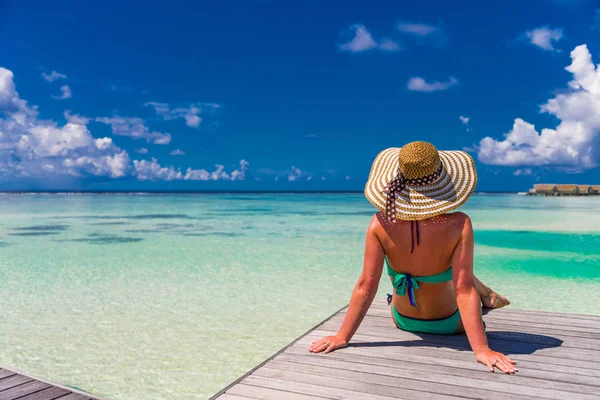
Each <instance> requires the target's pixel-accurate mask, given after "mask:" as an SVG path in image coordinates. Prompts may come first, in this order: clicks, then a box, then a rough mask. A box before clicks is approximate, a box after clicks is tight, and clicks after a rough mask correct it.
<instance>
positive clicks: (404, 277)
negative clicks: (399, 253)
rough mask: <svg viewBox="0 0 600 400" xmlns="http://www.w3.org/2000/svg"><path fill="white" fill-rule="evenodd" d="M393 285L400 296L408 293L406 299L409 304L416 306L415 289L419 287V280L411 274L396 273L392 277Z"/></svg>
mask: <svg viewBox="0 0 600 400" xmlns="http://www.w3.org/2000/svg"><path fill="white" fill-rule="evenodd" d="M394 287H395V288H396V294H397V295H400V296H406V293H408V300H409V301H410V305H411V306H413V307H416V306H417V302H416V301H415V289H418V288H419V282H417V280H416V279H415V278H413V276H412V275H411V274H398V275H396V276H395V277H394Z"/></svg>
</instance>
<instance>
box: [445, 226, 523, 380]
mask: <svg viewBox="0 0 600 400" xmlns="http://www.w3.org/2000/svg"><path fill="white" fill-rule="evenodd" d="M474 242H475V239H474V235H473V226H472V225H471V220H470V218H469V217H466V218H465V221H464V225H463V229H462V232H461V238H460V241H459V242H458V244H457V246H456V248H455V249H454V254H453V255H452V275H453V281H454V288H455V289H456V302H457V303H458V309H459V310H460V316H461V319H462V323H463V326H464V328H465V332H466V333H467V338H468V339H469V344H470V345H471V348H472V349H473V352H474V353H475V358H476V359H477V361H478V362H480V363H481V364H484V365H486V366H487V367H488V368H489V370H490V371H491V372H494V367H496V368H498V369H500V370H501V371H502V372H505V373H507V374H509V373H514V372H515V371H516V368H515V367H514V365H513V364H516V363H515V362H514V361H513V360H511V359H510V358H508V357H506V356H505V355H504V354H502V353H498V352H496V351H493V350H491V349H490V348H489V346H488V342H487V338H486V336H485V332H484V330H483V321H482V319H481V303H480V298H479V294H478V293H477V290H476V289H475V284H474V281H473V250H474V249H473V248H474Z"/></svg>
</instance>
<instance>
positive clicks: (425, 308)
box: [309, 142, 517, 374]
mask: <svg viewBox="0 0 600 400" xmlns="http://www.w3.org/2000/svg"><path fill="white" fill-rule="evenodd" d="M476 183H477V174H476V172H475V164H474V162H473V159H472V158H471V156H469V155H468V154H467V153H465V152H462V151H440V152H438V151H437V150H436V148H435V147H434V146H433V145H432V144H430V143H426V142H412V143H409V144H407V145H405V146H404V147H402V148H401V149H398V148H390V149H387V150H384V151H382V152H381V153H379V155H378V156H377V157H376V158H375V161H374V162H373V167H372V168H371V173H370V175H369V180H368V182H367V185H366V187H365V195H366V197H367V199H368V200H369V201H370V202H371V203H372V204H373V205H374V206H375V207H377V208H378V209H379V210H381V212H378V213H377V214H375V215H374V216H373V218H372V219H371V223H370V225H369V228H368V230H367V238H366V246H365V257H364V268H363V271H362V274H361V276H360V278H359V280H358V283H357V284H356V287H355V288H354V292H353V293H352V297H351V299H350V304H349V307H348V312H347V314H346V317H345V319H344V321H343V323H342V326H341V328H340V330H339V332H338V333H337V334H336V335H335V336H326V337H324V338H322V339H320V340H317V341H315V342H313V344H312V345H311V346H310V347H309V351H311V352H315V353H318V352H321V351H325V352H326V353H329V352H331V351H333V350H335V349H338V348H341V347H345V346H346V345H347V344H348V342H349V341H350V339H351V338H352V336H353V335H354V333H355V332H356V330H357V329H358V326H359V325H360V323H361V321H362V319H363V317H364V316H365V314H366V312H367V310H368V309H369V306H370V305H371V302H372V301H373V298H374V297H375V294H376V292H377V286H378V284H379V280H380V277H381V273H382V270H383V264H384V262H385V264H386V269H387V273H388V275H389V276H390V279H391V281H392V285H393V286H394V288H395V289H396V290H395V292H394V294H393V297H392V300H391V304H392V307H391V309H392V310H391V311H392V318H393V320H394V322H395V324H396V326H397V327H398V328H400V329H403V330H406V331H411V332H424V333H435V334H454V333H461V332H466V334H467V338H468V340H469V343H470V345H471V348H472V349H473V352H474V353H475V357H476V359H477V361H478V362H480V363H481V364H484V365H486V366H487V367H488V369H489V370H490V371H491V372H493V371H494V367H496V368H498V369H499V370H501V371H502V372H505V373H507V374H509V373H514V372H515V371H517V369H516V368H515V366H514V364H516V363H515V362H514V361H512V360H511V359H510V358H508V357H506V356H505V355H504V354H502V353H498V352H496V351H493V350H491V349H490V348H489V347H488V344H487V339H486V336H485V331H484V324H483V320H482V318H481V304H482V303H483V306H484V307H488V308H498V307H502V306H505V305H508V304H509V302H508V300H506V299H505V298H504V297H502V296H499V295H498V294H496V293H495V292H493V291H492V290H491V289H490V288H488V287H487V286H485V285H484V284H483V283H481V281H479V280H478V279H477V278H476V277H475V276H474V275H473V245H474V244H473V242H474V240H473V227H472V226H471V221H470V219H469V217H468V216H467V215H466V214H464V213H461V212H455V213H448V212H449V211H451V210H454V209H456V208H458V207H460V206H461V205H462V204H464V203H465V202H466V201H467V199H468V198H469V196H470V195H471V194H472V193H473V190H474V189H475V185H476Z"/></svg>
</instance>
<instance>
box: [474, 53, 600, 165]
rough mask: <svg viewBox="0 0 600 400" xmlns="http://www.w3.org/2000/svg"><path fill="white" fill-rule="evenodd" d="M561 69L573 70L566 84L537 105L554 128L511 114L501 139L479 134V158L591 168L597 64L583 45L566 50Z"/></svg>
mask: <svg viewBox="0 0 600 400" xmlns="http://www.w3.org/2000/svg"><path fill="white" fill-rule="evenodd" d="M571 59H572V63H571V65H569V66H568V67H567V68H566V70H567V71H569V72H571V73H572V74H573V80H572V81H570V82H569V89H567V90H564V91H562V92H560V93H559V94H557V95H556V96H555V97H553V98H551V99H549V100H548V101H547V102H546V103H545V104H543V105H542V106H540V112H542V113H548V114H550V115H552V116H554V117H556V118H557V119H558V120H559V121H560V122H559V124H558V126H557V127H556V128H555V129H551V128H543V129H542V130H541V131H539V132H538V131H537V130H536V128H535V126H534V125H533V124H530V123H528V122H526V121H524V120H523V119H521V118H516V119H515V121H514V124H513V127H512V129H511V130H510V131H509V132H508V133H507V134H506V135H505V138H504V139H503V140H495V139H493V138H491V137H486V138H483V139H482V140H481V141H480V142H479V145H478V146H477V153H478V157H479V160H480V161H481V162H483V163H486V164H493V165H507V166H539V165H545V166H555V167H562V168H565V169H569V170H571V171H577V170H583V169H587V168H594V167H596V166H597V165H598V161H599V160H600V140H599V139H600V68H599V67H596V66H595V65H594V64H593V62H592V56H591V54H590V52H589V51H588V48H587V46H586V45H580V46H577V47H576V48H575V49H574V50H573V51H572V52H571Z"/></svg>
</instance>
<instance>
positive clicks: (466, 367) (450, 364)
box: [275, 347, 600, 393]
mask: <svg viewBox="0 0 600 400" xmlns="http://www.w3.org/2000/svg"><path fill="white" fill-rule="evenodd" d="M355 350H358V351H355ZM294 357H308V358H326V359H328V358H331V359H339V360H343V361H350V362H356V363H362V364H368V365H381V366H387V367H390V368H402V369H414V370H417V371H424V372H431V373H445V374H449V375H459V376H477V377H479V378H481V379H483V380H486V379H496V380H500V381H503V380H508V381H510V382H514V380H515V379H517V381H518V380H520V379H521V378H527V382H526V383H527V384H528V385H531V386H538V385H543V386H544V387H547V386H546V385H547V384H548V382H550V387H553V384H554V383H555V382H558V383H565V384H566V386H561V388H562V389H561V390H567V388H569V389H568V390H569V391H573V392H579V391H582V393H590V392H593V393H595V392H598V391H600V380H599V379H598V378H596V377H591V376H586V375H577V374H572V373H569V372H568V371H562V370H561V371H558V372H557V371H543V370H537V369H532V368H530V367H529V366H525V367H521V365H519V366H518V367H519V373H518V374H516V375H511V376H509V375H505V374H493V375H492V374H490V373H489V372H488V371H487V369H485V367H483V366H482V365H480V364H478V363H477V362H475V360H474V359H473V360H472V361H461V360H452V359H440V358H434V357H427V356H414V355H407V354H403V353H400V354H398V357H393V358H392V357H389V358H385V357H383V355H382V354H379V353H375V354H374V352H372V351H365V350H364V349H353V348H351V347H350V348H347V349H345V350H344V351H343V352H342V351H334V352H331V353H329V354H324V353H319V354H311V353H309V352H308V351H306V350H305V349H301V348H295V347H291V348H289V349H287V350H286V351H285V352H284V353H283V354H280V355H279V356H277V357H276V358H275V360H278V359H288V360H290V361H293V360H295V358H294ZM299 362H301V361H299ZM587 386H592V387H593V388H591V389H589V388H587Z"/></svg>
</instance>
